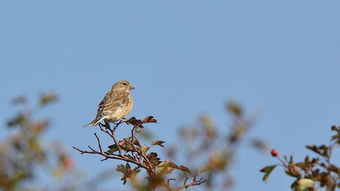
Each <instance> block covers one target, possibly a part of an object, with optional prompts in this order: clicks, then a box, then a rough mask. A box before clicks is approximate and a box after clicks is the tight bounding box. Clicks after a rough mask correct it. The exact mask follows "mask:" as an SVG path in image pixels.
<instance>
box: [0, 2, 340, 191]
mask: <svg viewBox="0 0 340 191" xmlns="http://www.w3.org/2000/svg"><path fill="white" fill-rule="evenodd" d="M339 7H340V4H339V2H338V1H335V0H330V1H315V0H308V1H307V0H302V1H291V0H288V1H269V0H257V1H250V0H245V1H223V0H216V1H204V0H185V1H183V0H174V1H83V0H81V1H80V0H74V1H68V0H59V1H45V0H39V1H38V0H35V1H1V2H0V87H1V89H0V95H1V99H0V113H1V118H0V122H1V124H4V123H5V122H6V120H7V119H8V118H9V117H10V116H11V115H13V113H14V112H15V111H16V110H15V109H13V107H12V106H11V105H10V104H9V101H10V99H11V98H12V97H13V96H16V95H25V96H28V97H29V98H31V99H33V100H34V99H36V98H37V95H39V94H40V93H42V92H48V91H53V92H56V93H57V94H58V95H59V98H60V99H59V102H58V103H57V104H55V105H53V106H51V107H50V108H49V109H46V110H45V111H44V112H42V113H41V115H43V116H49V117H51V118H52V122H53V124H52V125H53V128H52V129H51V130H50V131H49V132H48V134H47V136H46V137H45V139H46V140H54V139H56V140H60V141H61V142H62V143H64V144H65V145H66V146H67V149H68V152H69V153H70V154H71V155H72V157H74V159H75V162H76V166H77V167H80V168H84V169H86V171H87V172H89V173H90V174H95V173H96V172H100V171H101V170H103V169H109V168H113V167H112V165H110V163H109V162H103V163H101V162H100V161H99V159H100V158H99V157H96V156H81V155H80V154H79V153H78V152H76V151H74V150H72V146H86V145H88V144H95V139H94V137H93V132H95V131H97V130H96V128H82V126H83V125H84V124H86V123H88V122H89V121H91V120H92V119H93V118H94V116H95V114H96V109H97V104H98V103H99V102H100V100H101V99H102V98H103V96H104V95H105V93H106V91H108V90H109V89H110V88H111V86H112V84H113V83H114V82H116V81H118V80H122V79H127V80H129V81H131V82H132V83H133V84H134V86H135V87H136V89H135V90H134V92H133V95H134V99H135V107H134V110H133V112H132V113H131V114H130V116H136V117H139V118H141V117H144V116H146V115H154V116H155V117H156V118H157V119H158V121H159V123H158V124H157V125H156V126H155V128H153V129H152V130H151V131H152V132H153V133H154V135H155V136H156V137H157V138H159V139H161V140H165V141H166V143H167V144H168V143H169V144H171V143H176V140H178V139H177V137H178V131H177V130H178V128H179V127H180V126H182V125H185V124H193V123H194V122H195V120H196V118H197V116H198V115H200V114H209V115H211V116H212V117H213V119H214V120H216V123H217V124H218V125H219V127H220V128H228V127H229V126H228V124H230V123H229V122H230V120H229V118H228V115H227V114H226V112H225V108H224V104H225V102H226V101H227V100H237V101H239V102H240V103H242V105H243V106H244V107H245V108H246V110H247V112H248V114H250V115H255V116H257V117H256V123H255V126H254V128H253V129H252V131H251V133H250V135H249V136H250V137H260V138H262V139H264V140H266V141H267V142H268V143H270V145H271V146H272V147H274V148H276V149H278V150H279V152H280V153H285V154H294V155H295V156H296V157H301V158H300V159H302V157H303V156H304V155H306V153H308V152H307V151H306V150H305V149H304V145H305V144H308V143H310V144H312V143H315V144H319V143H327V142H328V140H329V136H330V131H329V127H330V126H331V125H333V124H340V118H339V108H340V101H339V98H340V87H339V86H340V85H339V76H340V75H339V74H340V35H339V34H340V25H339V18H340V12H339ZM3 126H4V125H3ZM4 136H5V129H4V128H2V129H1V130H0V138H4ZM275 162H276V161H275V160H274V159H273V158H272V157H270V156H269V155H265V154H263V153H259V152H258V151H256V150H254V149H253V148H251V147H250V146H247V145H245V146H243V147H242V149H241V150H240V151H239V152H238V153H237V161H236V164H235V165H234V166H233V169H232V172H233V175H235V177H236V184H235V187H234V189H233V190H235V191H241V190H253V189H255V190H277V191H285V190H289V185H290V183H291V179H290V178H289V177H287V176H285V175H284V173H283V172H282V171H275V172H274V173H273V174H272V175H271V180H270V181H269V182H268V183H263V182H262V180H261V178H262V174H260V173H259V169H260V168H262V167H263V166H265V165H267V164H270V163H275ZM118 180H119V179H117V181H116V183H114V185H115V186H119V185H120V182H119V181H118Z"/></svg>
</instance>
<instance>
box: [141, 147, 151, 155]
mask: <svg viewBox="0 0 340 191" xmlns="http://www.w3.org/2000/svg"><path fill="white" fill-rule="evenodd" d="M149 149H150V147H148V146H142V148H141V150H142V152H143V153H146V152H148V150H149Z"/></svg>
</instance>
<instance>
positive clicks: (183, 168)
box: [178, 165, 191, 174]
mask: <svg viewBox="0 0 340 191" xmlns="http://www.w3.org/2000/svg"><path fill="white" fill-rule="evenodd" d="M178 170H181V171H183V172H187V173H190V174H191V171H190V169H189V168H188V167H185V166H182V165H181V166H179V167H178Z"/></svg>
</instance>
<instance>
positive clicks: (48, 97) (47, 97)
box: [39, 93, 58, 106]
mask: <svg viewBox="0 0 340 191" xmlns="http://www.w3.org/2000/svg"><path fill="white" fill-rule="evenodd" d="M57 99H58V97H57V95H56V94H54V93H45V94H42V95H41V96H40V100H39V104H40V105H41V106H44V105H46V104H49V103H52V102H55V101H57Z"/></svg>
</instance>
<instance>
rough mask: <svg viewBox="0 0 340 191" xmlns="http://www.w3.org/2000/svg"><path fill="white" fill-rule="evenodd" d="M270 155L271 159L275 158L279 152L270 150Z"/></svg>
mask: <svg viewBox="0 0 340 191" xmlns="http://www.w3.org/2000/svg"><path fill="white" fill-rule="evenodd" d="M270 154H271V155H272V156H273V157H277V155H279V152H278V151H277V150H275V149H272V150H271V151H270Z"/></svg>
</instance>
